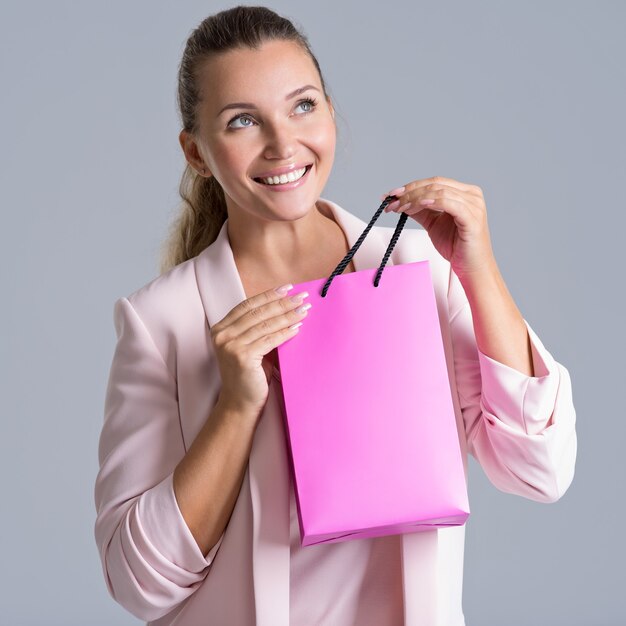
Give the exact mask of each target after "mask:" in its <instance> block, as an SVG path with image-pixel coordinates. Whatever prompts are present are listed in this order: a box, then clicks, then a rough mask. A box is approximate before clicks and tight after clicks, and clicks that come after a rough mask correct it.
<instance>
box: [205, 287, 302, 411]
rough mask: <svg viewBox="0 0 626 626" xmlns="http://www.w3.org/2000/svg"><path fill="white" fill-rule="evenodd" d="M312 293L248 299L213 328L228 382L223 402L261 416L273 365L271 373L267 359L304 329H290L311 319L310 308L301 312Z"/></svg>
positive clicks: (272, 293)
mask: <svg viewBox="0 0 626 626" xmlns="http://www.w3.org/2000/svg"><path fill="white" fill-rule="evenodd" d="M307 295H308V294H307V293H306V292H301V293H299V294H295V295H293V296H287V295H286V293H285V294H281V293H279V292H277V291H276V290H275V289H269V290H268V291H263V292H261V293H259V294H257V295H255V296H252V297H250V298H247V299H246V300H243V301H242V302H240V303H239V304H238V305H237V306H235V307H234V308H233V309H231V310H230V311H229V312H228V313H227V314H226V316H225V317H224V318H223V319H221V320H220V321H219V322H218V323H217V324H214V325H213V326H212V327H211V341H212V343H213V348H214V350H215V353H216V355H217V361H218V365H219V370H220V375H221V378H222V388H221V391H220V396H219V401H220V403H221V404H225V405H227V406H229V407H232V408H235V409H237V410H242V411H244V412H246V413H249V414H255V415H257V416H258V415H260V413H261V411H262V409H263V407H264V406H265V403H266V402H267V396H268V393H269V380H270V376H271V374H272V372H271V368H272V365H271V364H269V363H268V366H267V369H266V366H265V364H264V360H263V357H264V356H265V355H266V354H268V353H269V352H271V351H272V350H273V349H274V348H276V347H277V346H279V345H280V344H282V343H284V342H285V341H287V339H291V337H293V336H295V335H296V334H297V333H298V330H299V328H295V329H291V328H289V327H290V326H291V325H293V324H295V323H297V322H299V321H301V320H302V319H304V318H305V317H306V315H307V311H306V310H304V311H303V312H299V311H298V310H297V309H298V308H299V307H300V306H301V305H302V302H303V300H304V298H305V297H306V296H307ZM294 299H295V300H294ZM307 304H309V306H310V303H307Z"/></svg>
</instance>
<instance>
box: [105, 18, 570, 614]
mask: <svg viewBox="0 0 626 626" xmlns="http://www.w3.org/2000/svg"><path fill="white" fill-rule="evenodd" d="M179 105H180V110H181V115H182V123H183V130H182V131H181V133H180V143H181V146H182V149H183V151H184V154H185V157H186V159H187V161H188V165H187V169H186V171H185V175H184V179H183V183H182V185H181V194H182V196H183V198H184V200H185V204H184V208H183V213H182V215H181V217H180V219H179V221H178V222H177V224H176V227H175V230H174V231H173V233H172V236H171V238H170V241H169V247H168V249H167V251H166V258H165V263H164V266H163V270H164V271H163V273H162V275H161V276H159V277H158V278H156V279H154V280H153V281H151V282H150V283H148V284H147V285H145V286H144V287H142V288H141V289H138V290H137V291H135V292H134V293H132V294H131V295H129V296H128V297H123V298H120V299H119V300H118V301H117V302H116V303H115V309H114V319H115V328H116V333H117V337H118V342H117V346H116V350H115V354H114V357H113V362H112V365H111V373H110V378H109V383H108V387H107V395H106V406H105V420H104V426H103V429H102V434H101V438H100V448H99V460H100V471H99V473H98V476H97V479H96V485H95V499H96V507H97V519H96V524H95V535H96V541H97V544H98V547H99V550H100V556H101V560H102V566H103V571H104V575H105V580H106V584H107V587H108V590H109V592H110V593H111V595H112V596H113V598H115V600H116V601H118V602H119V603H120V604H121V605H123V606H124V607H125V608H126V609H127V610H129V611H130V612H131V613H133V614H134V615H136V616H137V617H139V618H141V619H144V620H150V623H152V624H159V625H165V624H168V625H171V624H177V625H179V626H183V625H193V626H196V625H198V624H220V625H222V624H228V625H230V624H233V625H242V626H245V625H248V624H250V625H252V624H259V625H262V626H265V625H267V626H276V625H282V624H284V625H287V624H292V625H305V624H306V625H312V624H332V625H337V626H341V625H344V624H345V625H347V624H358V625H359V626H366V625H369V624H372V625H373V624H375V625H377V626H380V625H383V624H388V625H395V624H410V625H411V626H417V625H433V626H440V625H444V624H445V625H450V626H461V625H462V624H464V617H463V611H462V607H461V594H462V574H463V549H464V536H465V535H464V532H465V528H464V526H460V527H454V528H446V529H440V530H433V531H428V532H422V533H410V534H399V535H391V536H386V537H377V538H371V539H359V540H353V541H344V542H340V543H334V544H327V545H323V544H322V545H315V546H307V547H305V548H302V547H301V546H300V537H299V528H298V522H297V516H296V509H295V501H294V492H293V485H292V484H291V481H290V476H289V469H288V460H287V452H286V449H285V445H286V442H285V438H284V431H283V430H282V424H283V422H282V419H283V418H282V415H281V412H280V411H281V396H280V394H281V386H280V374H279V371H278V369H277V367H276V358H275V350H276V347H277V346H279V345H281V344H282V343H283V342H285V341H287V340H289V339H290V338H293V337H294V336H296V335H297V333H298V332H299V328H301V327H302V325H303V324H306V317H307V315H309V314H310V315H315V311H314V310H313V309H311V311H310V312H308V311H307V310H306V308H304V307H303V306H302V303H303V302H304V301H305V300H306V295H303V294H300V297H295V299H294V295H292V294H291V293H289V291H290V289H289V288H290V286H291V285H290V284H291V283H300V282H305V281H309V280H315V279H319V278H321V277H326V276H329V275H330V274H331V272H332V271H333V270H334V269H335V267H336V266H337V264H338V262H339V261H340V260H341V259H342V258H343V257H344V256H345V254H346V253H347V251H348V250H349V249H350V247H351V246H352V245H353V244H354V242H355V240H356V239H357V237H358V236H359V235H360V234H361V233H362V231H363V230H364V228H365V226H366V224H365V222H363V221H362V220H360V219H359V218H358V217H356V216H355V215H353V214H351V213H349V212H348V211H347V210H345V209H343V208H341V207H339V206H338V205H337V204H335V203H333V202H331V201H329V200H325V199H323V198H321V197H320V194H321V192H322V190H323V188H324V186H325V184H326V181H327V179H328V176H329V174H330V171H331V167H332V163H333V157H334V150H335V139H336V126H335V120H334V118H335V113H334V108H333V106H332V102H331V100H330V98H329V97H328V95H327V93H326V87H325V83H324V80H323V78H322V73H321V70H320V68H319V65H318V63H317V60H316V59H315V57H314V56H313V53H312V52H311V50H310V47H309V45H308V43H307V40H306V38H305V37H304V36H303V35H302V34H301V33H299V32H298V31H297V30H296V29H295V28H294V27H293V25H292V24H291V22H289V21H288V20H286V19H284V18H282V17H280V16H278V15H276V14H275V13H273V12H272V11H270V10H268V9H265V8H263V7H236V8H233V9H230V10H227V11H222V12H221V13H218V14H216V15H213V16H211V17H209V18H207V19H206V20H204V21H203V22H202V23H201V24H200V25H199V27H198V28H197V29H196V30H195V31H194V32H193V33H192V34H191V36H190V38H189V40H188V42H187V46H186V48H185V51H184V56H183V59H182V63H181V67H180V73H179ZM285 172H287V173H288V174H287V178H282V175H283V174H285ZM386 195H394V196H396V197H397V201H395V202H393V203H392V204H391V205H389V206H388V207H387V208H388V209H390V210H394V211H396V212H406V213H407V214H409V215H410V216H411V217H412V218H413V219H415V220H416V221H417V222H419V223H420V224H421V225H422V226H423V228H424V229H423V230H422V229H405V230H404V231H403V232H402V235H401V237H400V238H399V240H398V242H397V245H396V248H395V249H394V252H393V254H392V257H391V260H390V262H391V263H407V262H411V261H415V260H420V259H428V260H429V261H430V267H431V271H432V275H433V283H434V287H435V292H436V298H437V305H438V307H439V311H440V316H441V317H442V319H443V320H444V321H445V323H444V324H443V326H442V335H443V338H444V343H445V350H446V359H447V364H448V370H449V374H450V380H451V381H452V383H453V385H454V388H455V389H456V391H457V393H456V394H454V405H455V411H456V417H457V425H458V427H459V440H460V443H461V449H462V452H463V460H464V464H465V468H467V465H466V464H467V453H468V452H469V453H471V454H473V455H474V456H475V457H476V459H477V460H478V461H479V462H480V463H481V465H482V466H483V468H484V469H485V472H486V473H487V475H488V476H489V478H490V480H491V481H492V482H493V483H494V485H496V486H497V487H498V488H500V489H501V490H503V491H506V492H509V493H515V494H518V495H521V496H523V497H527V498H529V499H532V500H536V501H540V502H553V501H555V500H557V499H558V498H560V497H561V496H562V495H563V493H564V492H565V491H566V490H567V488H568V487H569V484H570V483H571V481H572V478H573V474H574V464H575V458H576V433H575V411H574V407H573V403H572V393H571V384H570V377H569V374H568V371H567V370H566V369H565V368H564V367H563V366H562V365H561V364H559V363H557V362H556V361H555V360H554V358H553V357H552V355H551V354H550V353H549V352H548V351H547V350H546V348H545V347H544V346H543V344H542V343H541V341H540V340H539V338H538V337H537V335H536V334H535V333H534V332H533V330H532V329H531V328H530V326H529V325H528V323H527V322H526V320H524V318H523V317H522V315H521V313H520V312H519V311H518V309H517V307H516V306H515V303H514V302H513V300H512V298H511V296H510V294H509V292H508V290H507V288H506V285H505V283H504V281H503V279H502V277H501V275H500V273H499V271H498V267H497V264H496V261H495V259H494V256H493V252H492V249H491V244H490V239H489V233H488V227H487V217H486V207H485V202H484V197H483V194H482V192H481V190H480V188H478V187H477V186H475V185H471V184H465V183H461V182H458V181H455V180H451V179H448V178H441V177H436V178H431V179H423V180H416V181H413V182H409V183H407V184H405V185H404V186H403V187H401V188H398V189H394V190H392V191H391V192H389V194H383V197H385V196H386ZM392 230H393V229H391V228H387V227H374V228H373V229H372V231H371V232H370V234H369V235H368V237H367V238H366V239H365V242H364V244H363V245H362V246H361V248H359V250H358V252H357V253H356V255H355V256H354V258H353V262H352V263H351V264H350V266H349V267H348V268H346V271H359V270H362V269H369V268H372V267H377V266H378V263H379V262H380V259H381V258H382V255H383V253H384V251H385V248H386V245H387V243H388V241H389V239H390V236H391V231H392ZM281 286H282V287H281ZM277 288H278V289H277ZM297 295H298V294H295V296H297Z"/></svg>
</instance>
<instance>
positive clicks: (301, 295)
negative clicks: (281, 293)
mask: <svg viewBox="0 0 626 626" xmlns="http://www.w3.org/2000/svg"><path fill="white" fill-rule="evenodd" d="M308 295H309V292H308V291H302V292H300V293H297V294H296V295H295V296H291V297H290V298H289V299H290V300H291V301H292V302H302V300H304V299H305V298H306V297H308Z"/></svg>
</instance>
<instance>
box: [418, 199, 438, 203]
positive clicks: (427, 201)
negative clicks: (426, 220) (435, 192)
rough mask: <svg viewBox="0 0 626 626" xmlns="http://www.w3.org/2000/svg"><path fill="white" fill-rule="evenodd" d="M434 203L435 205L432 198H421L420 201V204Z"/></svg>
mask: <svg viewBox="0 0 626 626" xmlns="http://www.w3.org/2000/svg"><path fill="white" fill-rule="evenodd" d="M434 203H435V199H434V198H422V199H421V200H420V204H434Z"/></svg>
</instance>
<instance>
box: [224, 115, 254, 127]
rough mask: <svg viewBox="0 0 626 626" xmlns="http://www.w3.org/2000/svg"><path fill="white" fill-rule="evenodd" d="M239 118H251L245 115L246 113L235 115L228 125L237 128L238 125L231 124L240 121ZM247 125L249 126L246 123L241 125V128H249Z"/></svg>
mask: <svg viewBox="0 0 626 626" xmlns="http://www.w3.org/2000/svg"><path fill="white" fill-rule="evenodd" d="M239 120H250V118H249V117H248V116H247V115H245V114H242V115H237V117H233V119H232V120H230V122H228V127H229V128H237V126H231V124H232V123H233V122H238V121H239ZM247 127H248V124H245V125H244V126H239V128H247Z"/></svg>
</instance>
